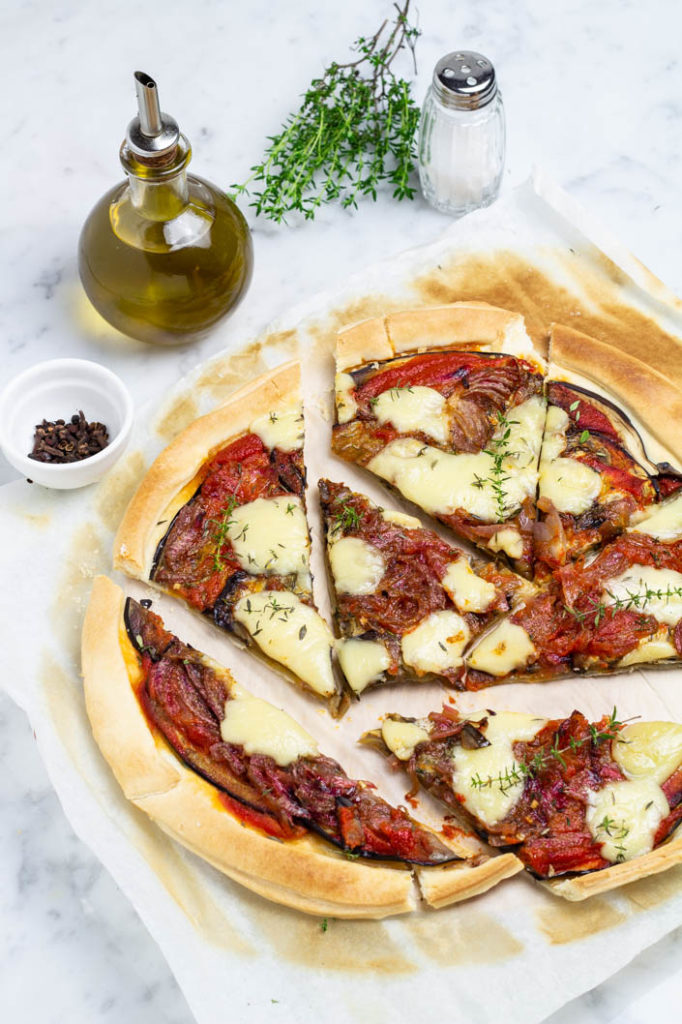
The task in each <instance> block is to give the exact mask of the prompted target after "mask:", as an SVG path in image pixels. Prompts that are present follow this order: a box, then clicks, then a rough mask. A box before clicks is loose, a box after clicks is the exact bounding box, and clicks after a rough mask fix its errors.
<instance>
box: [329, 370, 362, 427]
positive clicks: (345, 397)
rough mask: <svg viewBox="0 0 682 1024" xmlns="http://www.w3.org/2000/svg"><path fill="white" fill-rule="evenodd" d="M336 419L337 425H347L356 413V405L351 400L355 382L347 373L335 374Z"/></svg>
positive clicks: (352, 399)
mask: <svg viewBox="0 0 682 1024" xmlns="http://www.w3.org/2000/svg"><path fill="white" fill-rule="evenodd" d="M334 387H335V391H336V418H337V420H338V421H339V423H348V421H349V420H352V419H353V417H354V416H355V414H356V412H357V411H358V403H357V402H356V401H355V399H354V398H353V394H352V392H353V389H354V387H355V381H354V380H353V378H352V377H351V375H350V374H349V373H337V375H336V378H335V384H334Z"/></svg>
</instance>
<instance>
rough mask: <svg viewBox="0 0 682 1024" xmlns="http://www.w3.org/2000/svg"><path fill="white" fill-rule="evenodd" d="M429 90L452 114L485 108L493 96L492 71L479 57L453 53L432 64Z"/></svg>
mask: <svg viewBox="0 0 682 1024" xmlns="http://www.w3.org/2000/svg"><path fill="white" fill-rule="evenodd" d="M433 89H434V92H435V93H436V96H437V97H438V99H439V100H440V102H441V103H442V104H443V106H445V107H452V108H453V109H455V110H476V109H477V108H478V107H485V106H486V104H487V103H490V101H491V100H493V99H494V98H495V96H496V95H497V80H496V78H495V68H494V67H493V66H492V64H491V63H490V61H489V60H488V58H487V57H484V56H483V54H482V53H474V51H473V50H455V51H454V52H453V53H448V54H447V56H445V57H441V59H440V60H439V61H438V63H437V64H436V66H435V68H434V71H433Z"/></svg>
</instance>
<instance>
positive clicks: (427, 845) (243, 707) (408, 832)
mask: <svg viewBox="0 0 682 1024" xmlns="http://www.w3.org/2000/svg"><path fill="white" fill-rule="evenodd" d="M82 660H83V674H84V680H85V697H86V707H87V712H88V716H89V718H90V722H91V725H92V728H93V732H94V735H95V739H96V741H97V743H98V745H99V746H100V749H101V750H102V753H103V754H104V757H105V758H106V760H107V761H108V762H109V764H110V766H111V767H112V769H113V771H114V774H115V775H116V777H117V779H118V781H119V783H120V784H121V786H122V788H123V791H124V793H125V795H126V796H127V797H128V798H129V799H130V800H131V801H132V802H133V803H134V804H136V805H137V806H138V807H140V808H141V809H142V810H144V811H145V812H146V813H147V814H148V815H150V817H151V818H152V819H154V820H155V821H157V822H158V823H159V824H160V825H161V827H162V828H163V829H164V830H165V831H166V832H168V833H169V834H170V835H171V836H173V837H174V838H175V839H177V840H178V841H179V842H181V843H182V844H183V845H184V846H186V847H187V848H188V849H190V850H192V851H193V852H195V853H197V854H199V855H200V856H202V857H203V858H204V859H206V860H207V861H209V862H210V863H211V864H213V865H214V866H215V867H217V868H218V869H219V870H221V871H223V872H225V873H226V874H227V875H229V876H230V877H232V878H234V879H235V880H236V881H238V882H239V883H241V884H242V885H245V886H247V887H248V888H250V889H252V890H254V891H255V892H258V893H260V894H261V895H264V896H266V897H267V898H269V899H273V900H275V901H277V902H280V903H284V904H286V905H288V906H293V907H296V908H298V909H301V910H305V911H307V912H309V913H317V914H322V915H325V914H333V915H334V916H338V917H383V916H385V915H387V914H394V913H401V912H404V911H406V910H409V909H412V906H413V902H412V880H411V876H410V873H409V872H408V871H405V870H402V871H401V870H395V867H391V866H390V863H389V862H390V861H395V862H396V866H397V867H401V866H405V865H420V866H421V867H423V868H424V870H426V867H439V868H442V867H446V869H447V871H448V872H453V873H454V874H453V878H454V879H456V882H454V883H453V884H452V886H451V888H452V889H453V890H454V895H453V899H454V898H465V896H466V895H474V894H475V893H476V892H479V891H483V890H485V889H486V888H489V887H490V885H493V884H495V883H496V882H497V881H499V880H500V879H501V878H503V877H507V876H508V875H509V874H513V873H514V872H515V870H516V867H515V865H514V864H513V863H512V862H511V861H512V859H511V858H507V859H506V860H503V859H502V858H494V859H493V860H487V859H485V858H483V859H480V860H477V861H475V862H473V863H472V862H468V861H465V860H463V859H462V858H461V857H460V856H459V855H458V854H457V853H456V852H455V851H454V849H453V848H451V846H449V845H446V843H445V842H443V841H442V839H441V838H440V837H439V835H438V834H436V833H435V832H433V831H432V830H430V829H428V828H426V827H425V826H422V825H420V824H418V823H417V822H416V821H414V820H413V819H412V818H410V817H409V816H408V814H407V813H406V811H405V810H404V809H402V808H397V807H393V806H391V805H390V804H388V803H387V802H386V801H385V800H383V799H382V798H381V797H380V796H379V795H378V794H377V792H376V791H375V787H374V786H373V785H372V784H371V783H368V782H363V781H358V780H355V779H351V778H349V777H348V775H346V773H345V772H344V770H343V768H342V767H341V766H340V765H339V764H338V763H337V762H336V761H335V760H333V759H331V758H329V757H326V756H325V755H324V754H322V753H320V751H319V749H318V745H317V742H316V741H315V739H314V738H313V737H312V736H311V735H310V734H309V733H307V732H306V731H305V730H304V729H303V728H301V726H299V725H298V723H297V722H295V721H294V720H293V719H292V718H291V717H290V716H289V715H287V714H286V713H285V712H283V711H281V710H279V709H278V708H276V707H275V706H273V705H272V704H269V703H268V702H267V701H265V700H261V699H260V698H257V697H254V696H253V695H252V694H250V693H249V692H248V691H247V690H245V689H244V688H242V687H241V686H240V685H238V684H237V683H236V682H235V681H234V679H233V678H232V676H231V675H230V673H229V672H228V671H227V669H225V668H222V667H221V666H220V665H219V664H217V663H216V662H215V661H213V660H212V659H210V658H208V657H206V656H205V655H203V654H201V653H200V652H199V651H197V650H195V649H194V648H192V647H190V646H189V645H187V644H185V643H183V642H182V641H181V640H179V639H178V637H176V636H175V635H174V634H173V633H171V632H169V631H168V630H167V629H166V628H165V626H164V624H163V622H162V620H161V619H160V618H159V616H158V615H156V614H154V613H153V612H152V611H150V610H149V608H148V607H145V605H144V604H142V603H138V602H136V601H134V600H132V599H130V598H128V599H127V600H126V599H125V598H124V595H123V593H122V591H121V590H120V589H119V588H118V587H117V586H115V584H113V583H112V582H111V581H110V580H108V579H107V578H106V577H98V578H97V580H96V581H95V584H94V587H93V592H92V596H91V600H90V605H89V607H88V611H87V615H86V619H85V624H84V629H83V647H82ZM498 860H499V861H500V863H499V864H497V863H496V861H498ZM373 862H377V863H373ZM448 877H450V876H449V875H448Z"/></svg>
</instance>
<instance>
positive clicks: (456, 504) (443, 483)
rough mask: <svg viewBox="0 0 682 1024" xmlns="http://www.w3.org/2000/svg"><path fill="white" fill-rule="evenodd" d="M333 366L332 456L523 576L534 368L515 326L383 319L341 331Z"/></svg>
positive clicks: (505, 318) (435, 313)
mask: <svg viewBox="0 0 682 1024" xmlns="http://www.w3.org/2000/svg"><path fill="white" fill-rule="evenodd" d="M336 362H337V377H336V408H337V423H336V424H335V426H334V432H333V442H332V446H333V449H334V451H335V452H336V454H337V455H339V456H341V458H344V459H347V460H349V461H351V462H356V463H358V464H359V465H361V466H363V467H365V468H366V469H368V470H369V471H370V472H372V473H374V474H375V475H376V476H378V477H380V478H381V479H382V480H383V481H385V482H386V483H388V484H390V485H391V486H393V487H395V488H396V489H397V490H398V491H400V492H401V494H403V495H404V496H405V497H406V498H408V499H409V500H410V501H412V502H414V503H415V504H416V505H418V506H419V507H420V508H422V509H424V511H426V512H428V513H429V514H431V515H433V516H435V517H436V518H437V519H439V520H440V521H441V522H442V523H445V524H446V525H447V526H449V527H450V528H451V529H452V530H453V531H454V532H455V533H456V534H457V535H458V536H460V537H465V538H466V539H467V540H469V541H471V542H472V543H474V544H477V545H478V546H479V547H482V548H483V549H484V550H486V551H488V552H491V553H503V554H504V555H505V556H506V557H507V558H508V559H509V561H510V563H511V565H512V567H513V568H514V569H515V570H516V571H517V572H520V573H521V574H523V575H525V576H530V575H531V572H532V565H533V520H534V514H535V512H534V510H535V495H536V489H537V479H538V457H539V452H540V446H541V442H542V432H543V426H544V421H545V403H544V397H543V380H544V360H543V358H542V356H541V355H540V354H539V353H538V352H537V351H536V350H535V349H534V348H533V345H532V342H531V341H530V339H529V338H528V336H527V335H526V332H525V329H524V325H523V318H522V317H521V316H520V315H518V314H515V313H509V312H508V311H507V310H502V309H496V308H495V307H493V306H487V305H485V304H484V303H456V304H454V305H452V306H443V307H437V308H427V309H420V310H409V311H406V312H403V313H392V314H389V315H388V316H386V317H381V318H377V319H374V320H367V321H364V322H363V323H360V324H356V325H355V326H353V327H350V328H347V329H346V330H344V331H342V332H341V334H340V335H339V337H338V341H337V349H336Z"/></svg>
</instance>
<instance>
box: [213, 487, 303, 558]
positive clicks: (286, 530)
mask: <svg viewBox="0 0 682 1024" xmlns="http://www.w3.org/2000/svg"><path fill="white" fill-rule="evenodd" d="M227 535H228V537H229V539H230V542H231V544H232V547H233V549H234V553H235V555H236V557H237V560H238V561H239V564H240V565H241V567H242V569H245V570H246V571H247V572H250V573H252V574H257V573H271V574H274V573H276V574H277V575H279V576H286V575H288V574H289V573H292V572H295V573H306V572H307V571H308V565H309V561H310V538H309V536H308V524H307V522H306V518H305V513H304V511H303V506H302V505H301V500H300V498H296V497H293V496H292V497H289V496H288V495H287V496H286V497H283V498H256V500H255V501H250V502H248V503H247V504H246V505H239V506H238V508H235V509H234V510H233V511H232V513H231V514H230V525H229V529H228V531H227Z"/></svg>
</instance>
